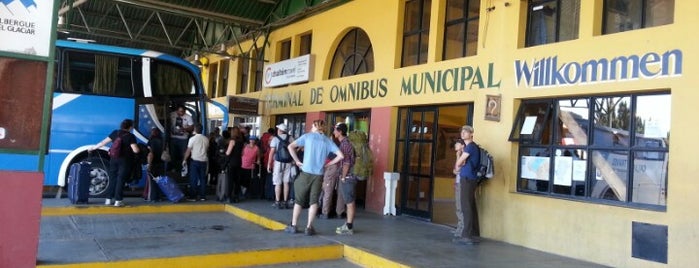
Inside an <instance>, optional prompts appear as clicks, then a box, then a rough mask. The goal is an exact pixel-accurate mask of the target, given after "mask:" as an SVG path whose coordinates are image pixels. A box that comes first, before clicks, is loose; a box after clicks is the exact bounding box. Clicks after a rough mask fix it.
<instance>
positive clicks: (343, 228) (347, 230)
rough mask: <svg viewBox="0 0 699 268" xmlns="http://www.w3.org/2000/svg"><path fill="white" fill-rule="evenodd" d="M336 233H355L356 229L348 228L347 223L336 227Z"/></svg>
mask: <svg viewBox="0 0 699 268" xmlns="http://www.w3.org/2000/svg"><path fill="white" fill-rule="evenodd" d="M335 233H336V234H339V235H352V234H354V230H352V229H350V228H348V227H347V224H346V223H345V224H343V225H342V226H340V227H337V228H336V229H335Z"/></svg>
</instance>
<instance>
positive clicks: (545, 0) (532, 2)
mask: <svg viewBox="0 0 699 268" xmlns="http://www.w3.org/2000/svg"><path fill="white" fill-rule="evenodd" d="M566 1H571V0H566ZM580 1H582V0H577V4H578V14H577V17H576V18H575V19H577V20H578V22H577V29H576V30H575V31H576V32H575V38H571V39H565V40H561V25H562V23H561V22H562V21H561V18H562V16H561V3H562V0H528V1H527V25H526V29H525V37H524V43H525V47H534V46H541V45H547V44H554V43H558V42H562V41H569V40H575V39H578V38H580V6H581V2H580ZM550 3H555V4H556V9H555V10H553V12H555V14H554V15H555V24H556V25H555V26H554V28H555V29H554V35H555V36H554V39H553V41H551V42H548V40H546V41H544V42H541V43H539V42H534V41H532V39H531V36H532V35H534V34H533V32H531V31H533V30H532V27H533V26H532V25H533V22H532V19H533V16H532V14H533V11H538V10H539V9H537V10H534V9H535V8H537V7H538V6H544V7H543V9H545V8H546V5H547V4H550Z"/></svg>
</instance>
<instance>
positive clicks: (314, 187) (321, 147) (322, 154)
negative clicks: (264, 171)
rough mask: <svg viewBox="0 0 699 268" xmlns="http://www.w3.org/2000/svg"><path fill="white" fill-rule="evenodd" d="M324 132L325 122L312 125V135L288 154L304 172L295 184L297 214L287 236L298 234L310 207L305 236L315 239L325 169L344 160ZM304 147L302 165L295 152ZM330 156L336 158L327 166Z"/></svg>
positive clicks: (293, 145)
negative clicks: (305, 207)
mask: <svg viewBox="0 0 699 268" xmlns="http://www.w3.org/2000/svg"><path fill="white" fill-rule="evenodd" d="M324 128H325V121H323V120H315V121H313V124H312V127H311V132H309V133H306V134H304V135H303V136H301V137H299V138H298V139H297V140H295V141H294V142H292V143H291V144H289V153H290V154H291V157H292V158H293V159H294V163H295V164H296V166H298V167H299V168H300V169H301V174H299V176H298V177H297V178H296V180H295V181H294V192H295V195H296V200H295V203H294V212H293V213H292V218H291V223H290V224H289V225H288V226H287V227H286V229H284V231H285V232H287V233H292V234H293V233H297V232H298V231H297V229H296V223H297V221H298V218H299V215H300V214H301V210H302V209H303V207H304V206H306V205H308V206H309V209H308V223H307V224H306V231H305V234H306V235H314V234H315V229H314V228H313V220H314V219H315V217H316V213H317V212H318V196H319V195H320V190H321V185H322V180H323V170H324V169H325V167H327V166H330V165H334V164H337V163H338V162H340V161H341V160H342V159H343V158H345V156H344V155H343V154H342V152H341V151H340V148H338V147H337V145H335V143H334V142H333V141H332V140H330V138H328V137H327V136H325V135H323V134H322V129H324ZM299 147H304V154H303V161H301V160H299V157H298V155H297V154H296V149H297V148H299ZM329 153H334V154H335V158H333V159H332V160H331V161H330V162H328V163H326V162H325V159H326V158H327V156H328V154H329Z"/></svg>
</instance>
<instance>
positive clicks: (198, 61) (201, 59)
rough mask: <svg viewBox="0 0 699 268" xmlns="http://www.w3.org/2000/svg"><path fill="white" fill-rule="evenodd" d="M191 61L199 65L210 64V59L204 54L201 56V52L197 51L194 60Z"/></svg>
mask: <svg viewBox="0 0 699 268" xmlns="http://www.w3.org/2000/svg"><path fill="white" fill-rule="evenodd" d="M189 63H191V64H194V65H196V66H197V67H206V66H208V65H209V59H207V58H206V57H204V56H202V57H199V53H196V54H194V60H192V61H190V62H189Z"/></svg>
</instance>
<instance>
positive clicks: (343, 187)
mask: <svg viewBox="0 0 699 268" xmlns="http://www.w3.org/2000/svg"><path fill="white" fill-rule="evenodd" d="M333 135H334V136H335V138H336V139H337V140H339V141H340V151H342V154H344V155H345V158H344V159H342V161H341V162H340V165H341V166H342V168H341V169H340V184H339V185H338V194H339V197H341V198H342V199H343V200H344V203H345V204H347V222H345V224H343V225H342V226H340V227H337V229H335V233H336V234H340V235H351V234H354V229H353V228H354V226H353V224H354V212H355V211H356V205H355V202H354V199H355V186H356V185H357V178H356V177H355V176H353V175H352V174H351V172H350V171H351V170H352V166H354V157H355V155H354V148H352V144H351V143H350V141H349V139H348V138H347V125H346V124H345V123H338V124H337V125H335V129H334V130H333Z"/></svg>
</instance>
